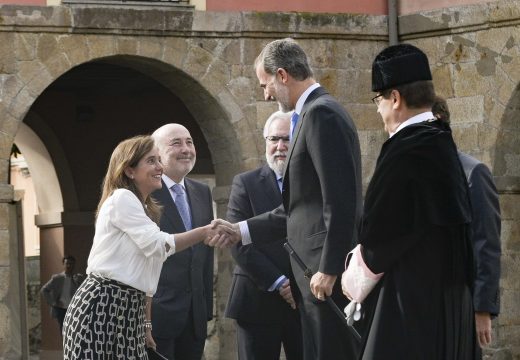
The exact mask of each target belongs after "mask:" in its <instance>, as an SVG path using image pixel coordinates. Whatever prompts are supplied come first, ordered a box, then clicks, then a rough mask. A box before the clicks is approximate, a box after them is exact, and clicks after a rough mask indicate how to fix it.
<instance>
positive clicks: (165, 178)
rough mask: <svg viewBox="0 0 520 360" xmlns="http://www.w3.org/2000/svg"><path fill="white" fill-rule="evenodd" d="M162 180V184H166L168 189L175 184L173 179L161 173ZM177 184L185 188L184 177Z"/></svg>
mask: <svg viewBox="0 0 520 360" xmlns="http://www.w3.org/2000/svg"><path fill="white" fill-rule="evenodd" d="M162 180H163V181H164V184H166V187H167V188H168V189H171V188H172V186H173V185H175V184H177V183H176V182H175V181H173V180H172V179H170V178H169V177H168V176H166V175H165V174H162ZM179 184H181V186H182V187H183V188H184V190H186V186H184V178H182V180H181V182H179Z"/></svg>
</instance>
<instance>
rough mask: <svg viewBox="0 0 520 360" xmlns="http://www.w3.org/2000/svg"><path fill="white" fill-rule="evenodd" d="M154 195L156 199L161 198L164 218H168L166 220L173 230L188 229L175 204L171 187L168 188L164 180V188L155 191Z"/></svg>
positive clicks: (181, 230)
mask: <svg viewBox="0 0 520 360" xmlns="http://www.w3.org/2000/svg"><path fill="white" fill-rule="evenodd" d="M153 195H154V197H155V199H157V200H159V202H160V203H161V205H162V206H163V216H162V219H165V218H166V220H167V221H168V222H169V223H170V224H171V226H172V229H173V231H175V232H184V231H186V228H185V227H184V223H183V222H182V218H181V215H180V214H179V211H178V210H177V206H175V202H174V201H173V198H172V195H171V193H170V189H168V187H167V186H166V184H165V183H164V181H162V188H161V189H159V190H157V191H156V192H154V194H153Z"/></svg>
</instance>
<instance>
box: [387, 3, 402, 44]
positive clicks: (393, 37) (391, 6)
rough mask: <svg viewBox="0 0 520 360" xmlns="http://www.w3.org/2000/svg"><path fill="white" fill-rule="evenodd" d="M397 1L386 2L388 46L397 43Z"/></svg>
mask: <svg viewBox="0 0 520 360" xmlns="http://www.w3.org/2000/svg"><path fill="white" fill-rule="evenodd" d="M397 21H398V18H397V0H388V45H397V44H398V43H399V29H398V25H397Z"/></svg>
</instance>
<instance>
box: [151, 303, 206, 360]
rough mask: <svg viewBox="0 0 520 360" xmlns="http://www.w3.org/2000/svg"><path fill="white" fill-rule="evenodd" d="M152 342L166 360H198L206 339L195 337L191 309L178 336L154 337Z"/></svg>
mask: <svg viewBox="0 0 520 360" xmlns="http://www.w3.org/2000/svg"><path fill="white" fill-rule="evenodd" d="M152 317H153V314H152ZM154 341H155V343H156V344H157V351H158V352H159V353H161V354H162V355H164V356H166V357H167V358H168V360H200V359H201V358H202V354H203V353H204V345H205V344H206V339H202V338H197V337H196V336H195V328H194V326H193V312H192V309H191V308H190V313H189V315H188V321H187V322H186V326H185V327H184V329H182V332H181V333H180V335H178V336H176V337H171V338H161V337H157V336H154Z"/></svg>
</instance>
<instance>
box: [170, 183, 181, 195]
mask: <svg viewBox="0 0 520 360" xmlns="http://www.w3.org/2000/svg"><path fill="white" fill-rule="evenodd" d="M172 190H173V192H174V193H176V194H177V195H184V189H183V187H182V185H181V184H174V185H173V186H172Z"/></svg>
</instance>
